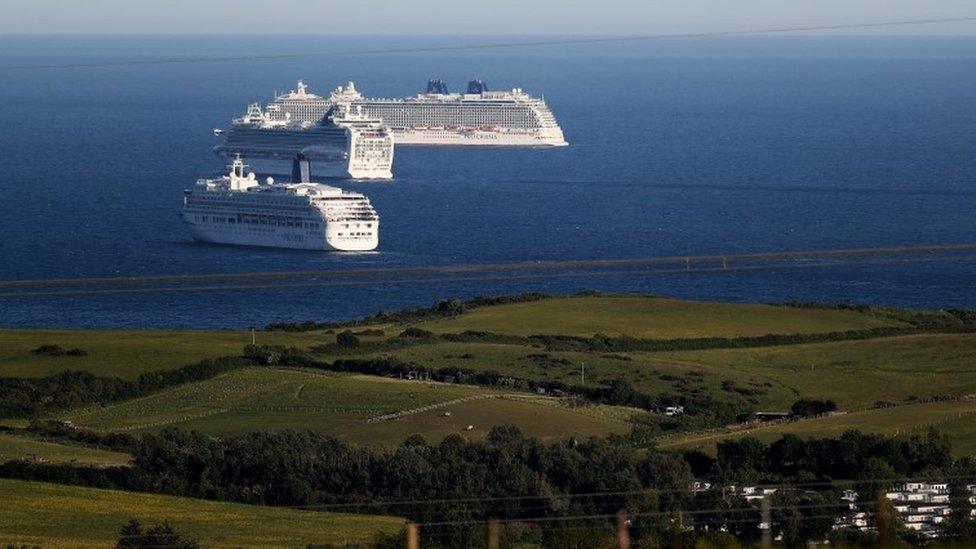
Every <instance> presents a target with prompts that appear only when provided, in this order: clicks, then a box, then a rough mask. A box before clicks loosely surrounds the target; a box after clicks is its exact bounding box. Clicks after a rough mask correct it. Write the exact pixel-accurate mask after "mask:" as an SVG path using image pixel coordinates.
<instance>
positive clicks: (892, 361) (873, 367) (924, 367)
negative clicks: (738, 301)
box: [321, 334, 976, 410]
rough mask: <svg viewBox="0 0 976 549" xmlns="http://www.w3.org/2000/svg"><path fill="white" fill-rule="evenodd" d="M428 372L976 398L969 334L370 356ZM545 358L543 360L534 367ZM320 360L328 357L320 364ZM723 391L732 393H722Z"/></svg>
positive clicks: (454, 349)
mask: <svg viewBox="0 0 976 549" xmlns="http://www.w3.org/2000/svg"><path fill="white" fill-rule="evenodd" d="M386 355H393V356H396V357H398V358H401V359H403V360H407V361H411V362H415V363H418V364H423V365H425V366H431V367H435V368H440V367H446V366H459V367H462V368H467V369H472V370H495V371H498V372H500V373H502V374H506V375H512V376H518V377H522V378H528V379H533V380H552V381H563V382H566V383H574V384H576V383H579V381H580V370H581V365H582V364H584V363H585V364H586V379H587V383H588V384H596V383H601V382H607V381H609V380H613V379H624V380H627V381H629V382H630V383H632V384H633V385H634V386H635V387H637V388H638V389H640V390H642V391H645V392H647V393H652V394H653V393H659V392H664V391H667V392H686V391H688V390H690V389H693V388H701V389H702V390H704V391H707V392H708V393H709V394H712V395H713V396H715V397H716V398H718V399H719V400H734V399H736V398H740V394H741V393H738V392H736V388H738V389H743V390H745V392H748V393H750V394H749V395H747V396H746V397H742V398H750V399H752V401H753V404H754V405H755V406H757V407H759V408H762V409H768V410H786V409H788V408H789V406H790V405H791V404H792V403H793V402H794V401H795V400H797V399H798V398H800V397H810V398H827V399H832V400H835V401H836V402H837V403H838V404H839V405H840V406H841V408H843V409H855V408H864V407H869V406H872V405H873V404H874V403H875V402H876V401H878V400H891V401H896V402H903V401H905V400H906V399H909V398H910V397H913V396H914V397H918V398H930V397H932V396H935V395H940V394H945V395H953V396H961V395H966V394H972V393H976V334H953V335H918V336H901V337H891V338H879V339H872V340H864V341H841V342H831V343H817V344H805V345H784V346H775V347H754V348H745V349H717V350H707V351H681V352H660V353H614V354H599V353H586V352H566V351H545V350H543V349H540V348H532V347H525V346H520V345H504V344H487V343H474V344H468V343H445V342H434V343H429V344H423V345H415V346H411V347H406V348H403V349H397V350H395V351H384V352H377V353H373V355H372V356H386ZM540 357H545V358H540ZM321 358H323V359H325V360H329V359H332V358H334V357H331V356H322V357H321ZM725 381H732V382H733V383H734V387H733V388H728V387H727V388H726V389H723V388H722V385H723V382H725Z"/></svg>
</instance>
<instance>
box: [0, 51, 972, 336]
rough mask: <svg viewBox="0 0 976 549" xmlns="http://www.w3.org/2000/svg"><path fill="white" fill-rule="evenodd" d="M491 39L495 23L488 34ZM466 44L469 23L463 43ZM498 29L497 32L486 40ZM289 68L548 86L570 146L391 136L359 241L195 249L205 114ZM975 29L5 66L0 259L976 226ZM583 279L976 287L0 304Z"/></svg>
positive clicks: (907, 274)
mask: <svg viewBox="0 0 976 549" xmlns="http://www.w3.org/2000/svg"><path fill="white" fill-rule="evenodd" d="M489 38H490V37H489ZM464 40H473V41H477V40H478V39H473V38H457V39H451V38H449V37H432V38H422V37H414V38H384V39H365V38H343V39H340V38H328V37H298V38H295V37H290V38H289V37H248V38H242V37H220V38H214V37H207V38H186V37H145V38H138V37H123V38H120V37H115V38H107V37H102V38H97V37H95V38H82V37H67V38H56V39H51V38H26V37H9V36H8V37H0V66H13V65H23V64H39V63H44V64H46V63H55V64H56V63H76V62H98V61H104V60H116V59H144V60H152V59H165V58H175V57H193V56H200V55H230V54H239V53H252V52H257V53H294V52H303V51H304V52H308V51H352V50H356V49H375V48H377V47H378V46H383V47H399V46H416V45H426V44H436V43H457V42H463V41H464ZM481 40H484V38H481ZM494 40H498V39H497V38H496V39H494ZM299 77H301V78H304V79H305V80H306V82H308V83H309V84H310V86H311V87H312V88H313V89H314V90H315V91H318V92H321V93H327V92H328V90H329V89H330V88H332V87H334V86H336V85H339V84H342V83H344V82H346V81H347V80H354V81H355V82H356V85H357V86H358V87H359V88H360V89H361V90H363V91H364V92H365V93H367V94H368V95H382V96H403V95H407V94H410V93H415V92H416V91H419V90H421V89H422V88H423V86H424V85H425V82H426V80H427V79H428V78H430V77H440V78H444V79H446V80H447V81H448V83H449V84H452V85H453V88H454V89H457V88H460V87H462V86H463V85H464V84H465V83H466V81H467V80H468V79H470V78H475V77H478V78H483V79H485V80H487V81H488V83H489V85H491V86H492V87H495V88H504V87H514V86H520V87H523V88H525V89H526V90H528V91H529V92H530V93H533V94H537V95H539V94H542V95H545V98H546V100H547V101H548V102H549V104H550V105H551V107H552V110H553V112H554V113H555V115H556V117H557V119H558V121H559V122H560V124H561V125H562V127H563V130H564V132H565V134H566V137H567V139H568V140H569V141H570V143H571V146H570V147H566V148H561V149H538V150H536V149H532V150H527V149H506V150H492V149H458V148H441V149H437V148H400V149H398V150H397V152H396V162H395V166H394V171H395V174H396V180H395V181H394V182H392V183H343V184H342V185H343V186H344V187H347V188H351V189H355V190H358V191H362V192H365V193H367V194H368V195H369V197H370V198H371V200H372V201H373V203H374V204H375V206H376V207H377V209H378V211H379V212H380V215H381V218H382V230H381V244H380V249H379V251H378V252H376V253H371V254H360V255H343V254H330V253H317V252H300V251H287V250H272V249H257V248H238V247H222V246H214V245H207V244H199V243H193V242H191V241H190V240H189V238H188V235H187V233H186V232H185V231H184V229H183V227H182V226H181V223H180V220H179V217H178V212H179V208H180V203H181V199H182V196H181V193H182V190H183V189H184V188H185V187H186V186H187V185H189V184H191V183H192V182H193V181H194V180H195V179H196V178H197V177H199V176H203V175H210V174H213V173H216V172H217V171H219V170H220V169H222V166H221V165H220V163H219V162H218V161H217V160H216V158H215V157H213V156H212V154H211V153H210V149H211V147H213V145H214V144H215V138H214V137H213V136H212V135H211V134H210V129H211V128H212V127H214V126H220V125H226V123H227V121H228V120H229V119H230V118H231V117H233V116H237V115H239V114H240V113H241V112H243V110H244V108H245V106H246V104H247V103H248V102H251V101H256V100H261V101H266V100H267V99H268V98H269V96H270V95H271V94H272V93H273V91H275V90H276V89H277V90H284V89H287V88H289V87H293V86H294V81H295V80H296V79H298V78H299ZM973 89H976V40H971V39H962V38H925V39H917V38H916V39H910V38H897V39H895V38H783V37H780V38H736V39H713V40H686V41H672V42H670V43H666V44H665V43H662V42H658V43H653V44H628V45H626V46H622V45H617V46H611V45H601V46H599V47H592V48H583V47H574V48H560V49H558V50H555V51H554V50H552V49H545V48H530V49H526V50H518V51H506V50H494V51H488V52H463V51H462V52H452V53H440V54H423V55H421V54H404V55H384V56H370V57H337V58H315V59H296V60H276V61H251V62H232V63H222V64H215V63H194V64H163V65H148V66H127V67H106V68H85V69H59V70H20V71H5V72H3V73H2V77H0V114H2V119H3V124H2V126H0V151H2V152H0V159H2V169H3V177H2V181H3V185H4V189H3V193H2V199H0V279H4V280H9V279H30V278H54V277H90V276H114V275H151V274H193V273H224V272H226V273H237V272H246V271H273V270H288V271H292V270H331V269H348V268H363V267H396V266H413V265H431V264H433V265H441V264H453V263H485V262H505V261H522V260H537V259H556V260H558V259H573V258H628V257H643V256H661V255H675V254H708V253H735V252H751V251H778V250H798V249H820V248H823V249H827V248H838V247H855V246H891V245H902V244H930V243H946V242H970V241H976V216H974V215H973V214H974V206H976V188H974V186H973V181H974V173H976V155H974V152H976V132H974V131H973V128H976V109H974V99H973V93H972V90H973ZM585 288H598V289H603V290H610V291H642V292H653V293H657V294H667V295H673V296H679V297H686V298H695V299H722V300H736V301H782V300H829V301H838V302H860V303H876V304H890V305H902V306H911V307H950V306H976V261H960V262H953V263H947V264H924V265H884V266H871V267H844V268H833V269H811V270H795V269H794V270H782V271H757V272H739V273H711V274H691V275H668V276H663V275H657V276H635V275H631V276H617V277H600V278H591V279H587V278H586V277H581V278H565V279H554V280H534V281H504V280H503V281H499V280H491V281H478V282H460V283H443V284H424V285H395V286H393V285H386V286H384V285H370V286H353V287H341V288H336V287H320V288H298V289H296V288H291V289H289V288H278V289H275V288H271V289H262V290H259V291H249V292H242V291H230V292H206V293H182V294H140V295H128V296H99V297H92V296H84V297H80V296H77V297H63V296H62V297H47V298H29V299H25V298H17V299H9V298H7V299H4V298H0V325H3V326H37V327H41V326H67V327H93V326H125V327H151V326H191V327H243V326H250V325H263V324H265V323H267V322H270V321H277V320H304V319H310V318H314V319H339V318H348V317H351V316H356V315H361V314H365V313H369V312H373V311H375V310H378V309H389V308H395V307H403V306H408V305H410V306H412V305H421V304H427V303H429V302H431V301H433V300H434V299H436V298H439V297H447V296H455V295H460V296H471V295H474V294H478V293H511V292H517V291H523V290H543V291H551V292H570V291H577V290H581V289H585Z"/></svg>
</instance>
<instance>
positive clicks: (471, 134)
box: [393, 129, 569, 147]
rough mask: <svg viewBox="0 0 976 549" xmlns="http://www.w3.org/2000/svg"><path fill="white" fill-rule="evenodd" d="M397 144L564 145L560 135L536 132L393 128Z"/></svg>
mask: <svg viewBox="0 0 976 549" xmlns="http://www.w3.org/2000/svg"><path fill="white" fill-rule="evenodd" d="M393 136H394V139H395V140H396V144H397V145H422V146H428V145H460V146H464V145H469V146H476V147H485V146H495V147H565V146H567V145H569V143H567V142H566V140H565V139H564V138H563V137H562V135H540V134H536V133H516V132H489V131H467V132H465V131H456V130H414V129H393Z"/></svg>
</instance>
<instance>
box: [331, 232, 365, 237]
mask: <svg viewBox="0 0 976 549" xmlns="http://www.w3.org/2000/svg"><path fill="white" fill-rule="evenodd" d="M339 236H373V233H371V232H369V233H364V232H352V233H349V234H348V235H347V234H345V233H339Z"/></svg>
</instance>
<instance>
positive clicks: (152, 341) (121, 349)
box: [0, 330, 334, 379]
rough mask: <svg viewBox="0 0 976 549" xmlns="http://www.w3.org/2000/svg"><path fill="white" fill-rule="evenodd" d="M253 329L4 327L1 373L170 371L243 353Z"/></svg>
mask: <svg viewBox="0 0 976 549" xmlns="http://www.w3.org/2000/svg"><path fill="white" fill-rule="evenodd" d="M257 340H258V342H259V343H274V344H280V345H288V346H298V347H307V346H310V345H315V344H321V343H325V342H330V341H334V336H331V335H325V334H322V333H321V332H304V333H284V332H259V333H257ZM250 342H251V334H250V332H242V331H208V332H203V331H192V330H182V331H177V330H104V331H91V330H3V331H0V377H43V376H46V375H50V374H55V373H58V372H62V371H64V370H84V371H87V372H91V373H93V374H95V375H101V376H119V377H122V378H126V379H135V378H137V377H138V376H139V374H142V373H144V372H150V371H154V370H170V369H176V368H180V367H182V366H186V365H188V364H192V363H194V362H197V361H200V360H202V359H204V358H215V357H219V356H228V355H240V354H241V350H242V349H243V348H244V346H245V345H247V344H248V343H250ZM46 344H56V345H61V346H62V347H64V348H66V349H68V348H80V349H83V350H85V351H86V352H87V353H88V354H87V355H86V356H81V357H72V356H60V357H52V356H45V355H36V354H34V353H31V350H32V349H36V348H37V347H39V346H41V345H46Z"/></svg>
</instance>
